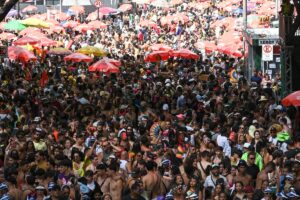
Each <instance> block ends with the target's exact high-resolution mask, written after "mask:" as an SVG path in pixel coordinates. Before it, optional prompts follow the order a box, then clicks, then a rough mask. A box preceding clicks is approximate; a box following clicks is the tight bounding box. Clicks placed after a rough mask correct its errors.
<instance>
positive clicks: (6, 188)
mask: <svg viewBox="0 0 300 200" xmlns="http://www.w3.org/2000/svg"><path fill="white" fill-rule="evenodd" d="M0 190H8V186H7V184H6V183H0Z"/></svg>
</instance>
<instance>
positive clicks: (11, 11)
mask: <svg viewBox="0 0 300 200" xmlns="http://www.w3.org/2000/svg"><path fill="white" fill-rule="evenodd" d="M17 15H18V11H17V10H15V9H11V10H10V11H9V12H8V13H7V15H6V17H14V16H17Z"/></svg>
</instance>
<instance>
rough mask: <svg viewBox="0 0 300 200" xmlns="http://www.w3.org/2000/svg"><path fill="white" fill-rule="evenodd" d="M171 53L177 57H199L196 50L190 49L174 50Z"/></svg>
mask: <svg viewBox="0 0 300 200" xmlns="http://www.w3.org/2000/svg"><path fill="white" fill-rule="evenodd" d="M171 55H172V56H174V57H177V58H185V59H195V60H197V59H199V55H197V54H195V53H194V52H192V51H190V50H188V49H179V50H177V51H173V52H172V53H171Z"/></svg>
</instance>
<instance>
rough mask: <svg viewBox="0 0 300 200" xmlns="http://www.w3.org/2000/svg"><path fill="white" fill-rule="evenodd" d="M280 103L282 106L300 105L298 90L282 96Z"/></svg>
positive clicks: (299, 92)
mask: <svg viewBox="0 0 300 200" xmlns="http://www.w3.org/2000/svg"><path fill="white" fill-rule="evenodd" d="M281 104H282V105H284V106H300V90H299V91H296V92H293V93H291V94H289V95H288V96H286V97H284V98H283V99H282V100H281Z"/></svg>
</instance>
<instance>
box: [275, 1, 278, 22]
mask: <svg viewBox="0 0 300 200" xmlns="http://www.w3.org/2000/svg"><path fill="white" fill-rule="evenodd" d="M278 3H279V0H276V1H275V4H276V5H275V6H276V14H275V18H276V19H278Z"/></svg>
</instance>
